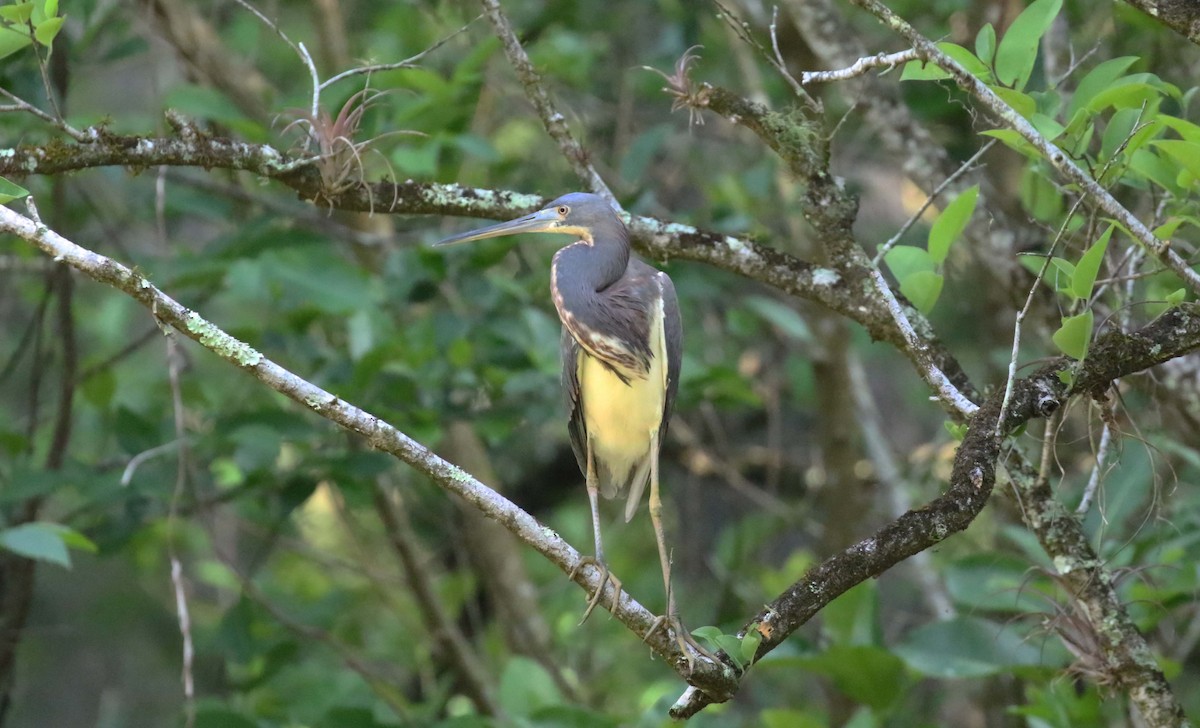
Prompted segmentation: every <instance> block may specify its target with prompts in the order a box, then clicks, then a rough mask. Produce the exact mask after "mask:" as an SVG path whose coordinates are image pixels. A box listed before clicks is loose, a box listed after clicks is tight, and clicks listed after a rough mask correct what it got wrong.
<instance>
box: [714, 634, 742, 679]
mask: <svg viewBox="0 0 1200 728" xmlns="http://www.w3.org/2000/svg"><path fill="white" fill-rule="evenodd" d="M713 644H714V645H715V646H716V648H717V649H718V650H721V651H722V652H724V653H725V654H726V655H729V659H731V660H733V664H735V665H737V667H738V669H739V670H743V669H745V667H746V661H745V660H744V659H742V641H741V640H739V639H738V638H737V635H733V634H722V635H721V636H719V637H716V638H714V639H713Z"/></svg>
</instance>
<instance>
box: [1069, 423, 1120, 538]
mask: <svg viewBox="0 0 1200 728" xmlns="http://www.w3.org/2000/svg"><path fill="white" fill-rule="evenodd" d="M1111 440H1112V428H1110V427H1109V426H1108V423H1107V422H1105V423H1104V429H1103V430H1101V431H1100V444H1099V445H1098V446H1097V447H1096V464H1095V465H1093V466H1092V474H1091V475H1090V476H1088V482H1087V486H1086V487H1084V489H1083V497H1082V498H1080V499H1079V505H1078V506H1077V507H1076V508H1075V515H1077V516H1079V517H1080V518H1082V517H1084V516H1086V515H1087V512H1088V510H1089V509H1090V508H1091V507H1092V500H1093V499H1094V498H1095V497H1096V489H1097V488H1098V487H1099V486H1100V477H1101V474H1102V473H1103V472H1104V458H1105V456H1107V455H1108V448H1109V443H1110V442H1111Z"/></svg>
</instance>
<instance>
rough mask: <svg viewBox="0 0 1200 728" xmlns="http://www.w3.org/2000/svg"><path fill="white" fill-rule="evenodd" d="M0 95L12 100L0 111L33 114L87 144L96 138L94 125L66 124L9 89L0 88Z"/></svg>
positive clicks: (0, 108)
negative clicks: (78, 125)
mask: <svg viewBox="0 0 1200 728" xmlns="http://www.w3.org/2000/svg"><path fill="white" fill-rule="evenodd" d="M0 95H3V96H4V97H5V98H7V99H8V100H9V101H12V104H9V105H7V106H0V113H11V112H14V111H23V112H25V113H27V114H33V115H34V116H36V117H37V118H39V119H41V120H42V121H44V122H46V123H47V124H50V125H51V126H53V127H55V128H56V129H60V130H61V131H62V132H63V133H64V134H66V135H67V136H69V137H71V138H72V139H74V140H75V141H77V142H79V143H81V144H87V143H88V142H91V141H94V140H95V139H96V136H97V132H96V129H95V128H94V127H91V128H88V129H84V130H80V129H76V128H75V127H73V126H71V125H70V124H68V123H67V122H66V121H63V120H62V119H60V118H58V117H57V116H54V115H53V114H48V113H46V112H45V111H42V110H41V109H39V108H38V107H36V106H34V105H33V104H31V103H29V102H28V101H25V100H24V99H22V98H20V97H18V96H17V95H15V94H14V93H13V92H11V91H9V90H8V89H6V88H0Z"/></svg>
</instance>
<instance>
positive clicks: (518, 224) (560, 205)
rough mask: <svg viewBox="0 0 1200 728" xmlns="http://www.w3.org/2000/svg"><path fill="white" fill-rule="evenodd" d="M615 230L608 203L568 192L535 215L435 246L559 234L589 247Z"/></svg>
mask: <svg viewBox="0 0 1200 728" xmlns="http://www.w3.org/2000/svg"><path fill="white" fill-rule="evenodd" d="M614 228H616V229H620V230H622V231H623V230H624V224H623V223H622V222H621V218H619V217H617V213H616V210H614V209H613V206H612V205H611V204H609V202H608V200H606V199H604V198H603V197H601V196H599V195H593V194H590V193H587V192H571V193H569V194H565V195H563V196H562V197H559V198H558V199H556V200H553V201H552V202H550V203H549V204H547V205H546V206H545V207H543V208H542V209H540V210H538V211H537V212H533V213H530V214H528V215H525V216H524V217H518V218H517V219H516V220H509V221H508V222H502V223H497V224H495V225H489V226H487V227H484V228H479V229H478V230H471V231H469V232H465V233H460V234H458V235H451V236H450V237H448V238H446V239H444V240H440V241H438V242H437V243H435V245H438V246H442V245H454V244H456V243H466V242H470V241H472V240H482V239H484V238H495V237H499V236H501V235H518V234H520V233H562V234H565V235H575V236H578V237H579V238H581V239H583V240H586V241H588V242H589V243H591V242H592V241H593V240H595V239H596V238H597V237H598V236H600V235H602V234H604V233H606V232H608V231H610V230H613V229H614Z"/></svg>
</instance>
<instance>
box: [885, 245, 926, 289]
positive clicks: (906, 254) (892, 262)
mask: <svg viewBox="0 0 1200 728" xmlns="http://www.w3.org/2000/svg"><path fill="white" fill-rule="evenodd" d="M883 260H884V262H885V263H887V265H888V268H889V269H890V270H891V271H892V275H894V276H896V280H898V281H903V280H904V279H905V278H908V277H909V276H910V275H912V274H913V273H918V272H920V271H930V272H932V271H934V270H936V269H937V264H935V263H934V262H933V258H932V257H931V256H930V255H929V251H927V250H925V249H923V248H918V247H916V246H914V245H897V246H896V247H894V248H892V249H891V250H889V251H888V252H887V255H884V256H883Z"/></svg>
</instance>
